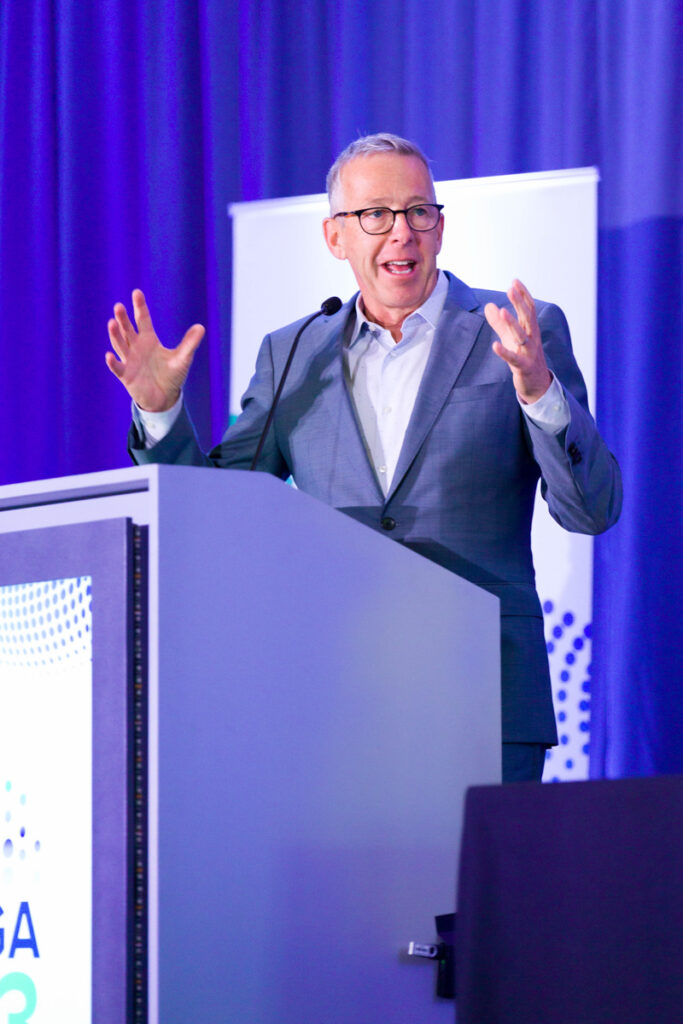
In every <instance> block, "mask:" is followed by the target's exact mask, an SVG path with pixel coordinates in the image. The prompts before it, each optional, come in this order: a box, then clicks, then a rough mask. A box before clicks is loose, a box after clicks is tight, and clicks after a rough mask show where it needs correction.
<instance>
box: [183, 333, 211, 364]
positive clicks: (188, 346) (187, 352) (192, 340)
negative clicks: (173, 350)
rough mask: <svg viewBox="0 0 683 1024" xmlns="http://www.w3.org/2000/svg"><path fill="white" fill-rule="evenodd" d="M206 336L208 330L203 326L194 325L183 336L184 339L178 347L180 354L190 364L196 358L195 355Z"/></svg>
mask: <svg viewBox="0 0 683 1024" xmlns="http://www.w3.org/2000/svg"><path fill="white" fill-rule="evenodd" d="M205 334H206V328H205V327H204V325H203V324H192V327H190V328H188V330H187V331H185V334H184V335H183V339H182V341H181V342H180V344H179V345H178V354H179V355H181V356H182V357H183V359H186V360H187V361H188V363H189V362H191V361H192V359H193V358H194V354H195V352H196V351H197V349H198V348H199V343H200V342H201V340H202V338H203V337H204V335H205Z"/></svg>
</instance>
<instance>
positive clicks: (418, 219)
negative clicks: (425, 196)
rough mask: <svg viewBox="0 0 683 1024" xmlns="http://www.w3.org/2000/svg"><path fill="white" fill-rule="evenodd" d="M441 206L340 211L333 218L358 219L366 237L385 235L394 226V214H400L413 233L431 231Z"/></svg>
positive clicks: (429, 204)
mask: <svg viewBox="0 0 683 1024" xmlns="http://www.w3.org/2000/svg"><path fill="white" fill-rule="evenodd" d="M442 210H443V206H440V205H439V204H438V203H419V204H418V205H417V206H409V207H408V209H407V210H390V209H389V207H388V206H370V207H368V208H367V209H366V210H350V211H346V210H342V211H340V212H339V213H335V215H334V216H335V217H358V220H359V221H360V226H361V227H362V229H363V231H365V233H366V234H368V235H386V234H388V233H389V232H390V231H391V229H392V228H393V226H394V221H395V220H396V214H397V213H402V214H403V216H404V217H405V219H406V221H407V222H408V227H410V228H412V230H413V231H432V230H433V229H434V228H435V227H436V225H437V224H438V223H439V217H440V215H441V211H442Z"/></svg>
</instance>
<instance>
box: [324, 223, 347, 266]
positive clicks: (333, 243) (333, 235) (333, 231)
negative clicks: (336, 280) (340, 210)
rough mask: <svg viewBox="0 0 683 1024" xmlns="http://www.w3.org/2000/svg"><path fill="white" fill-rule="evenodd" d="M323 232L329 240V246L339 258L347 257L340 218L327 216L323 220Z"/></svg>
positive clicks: (327, 240) (326, 239)
mask: <svg viewBox="0 0 683 1024" xmlns="http://www.w3.org/2000/svg"><path fill="white" fill-rule="evenodd" d="M323 234H324V236H325V241H326V242H327V248H328V249H329V250H330V252H331V253H332V255H333V256H335V257H336V258H337V259H338V260H345V259H346V250H345V249H344V245H343V242H342V229H341V225H340V224H339V221H338V220H335V218H334V217H325V220H324V221H323Z"/></svg>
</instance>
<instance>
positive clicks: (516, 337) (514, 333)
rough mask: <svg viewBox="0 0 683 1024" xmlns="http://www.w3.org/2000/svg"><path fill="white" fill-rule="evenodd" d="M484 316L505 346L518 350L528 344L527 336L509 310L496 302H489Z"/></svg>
mask: <svg viewBox="0 0 683 1024" xmlns="http://www.w3.org/2000/svg"><path fill="white" fill-rule="evenodd" d="M484 316H485V317H486V319H487V321H488V323H489V326H490V327H491V328H492V330H494V331H495V332H496V334H497V335H498V337H499V339H500V341H501V343H502V344H503V345H504V346H505V348H507V349H511V350H516V349H517V348H519V347H520V346H523V345H525V344H526V342H527V336H526V334H525V333H524V331H523V330H522V327H521V325H520V324H519V322H518V321H517V320H516V319H515V318H514V317H513V316H512V315H511V314H510V312H509V310H507V309H501V308H499V307H498V306H496V304H495V303H494V302H489V303H487V304H486V306H485V307H484Z"/></svg>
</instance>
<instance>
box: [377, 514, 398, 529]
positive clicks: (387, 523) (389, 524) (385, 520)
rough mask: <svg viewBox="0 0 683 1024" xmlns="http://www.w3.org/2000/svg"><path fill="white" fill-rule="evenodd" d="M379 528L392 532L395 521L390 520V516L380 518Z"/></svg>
mask: <svg viewBox="0 0 683 1024" xmlns="http://www.w3.org/2000/svg"><path fill="white" fill-rule="evenodd" d="M380 525H381V527H382V529H383V530H393V528H394V527H395V526H396V520H395V519H392V518H391V516H382V521H381V524H380Z"/></svg>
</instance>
